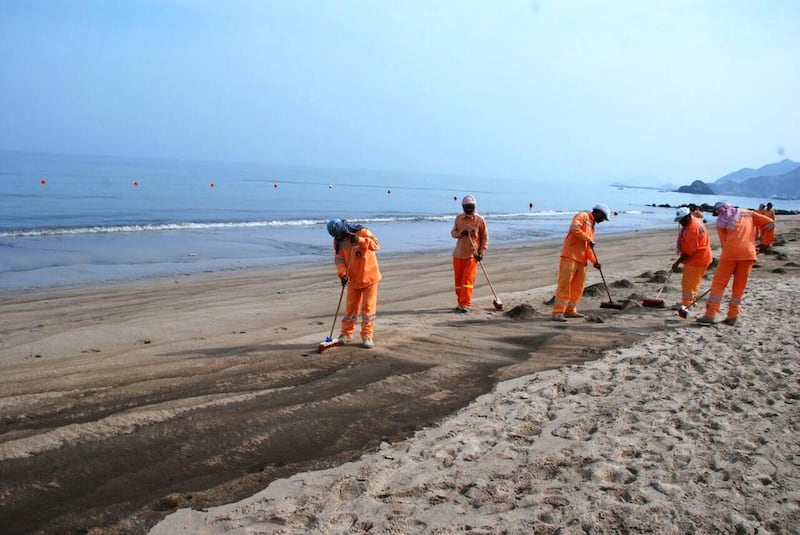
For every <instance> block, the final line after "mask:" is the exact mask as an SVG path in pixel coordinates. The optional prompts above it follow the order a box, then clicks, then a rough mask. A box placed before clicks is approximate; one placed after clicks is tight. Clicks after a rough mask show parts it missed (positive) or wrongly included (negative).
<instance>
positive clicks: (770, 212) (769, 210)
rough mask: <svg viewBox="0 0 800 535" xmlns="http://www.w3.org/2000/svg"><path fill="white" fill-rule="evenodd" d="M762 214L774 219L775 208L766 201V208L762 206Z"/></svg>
mask: <svg viewBox="0 0 800 535" xmlns="http://www.w3.org/2000/svg"><path fill="white" fill-rule="evenodd" d="M764 215H765V216H767V217H768V218H770V219H772V220H773V221H775V209H774V208H772V203H771V202H768V203H767V206H766V208H764Z"/></svg>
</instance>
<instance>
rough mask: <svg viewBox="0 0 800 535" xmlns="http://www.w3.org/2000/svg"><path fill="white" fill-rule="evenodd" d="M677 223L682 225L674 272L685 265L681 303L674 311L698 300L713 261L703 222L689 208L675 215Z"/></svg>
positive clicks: (680, 210)
mask: <svg viewBox="0 0 800 535" xmlns="http://www.w3.org/2000/svg"><path fill="white" fill-rule="evenodd" d="M675 221H676V222H677V223H679V224H680V226H681V228H680V231H679V232H678V254H679V255H680V256H679V257H678V259H677V260H675V263H674V264H672V271H673V272H677V271H678V267H679V266H680V265H681V263H683V276H682V277H681V302H680V303H679V304H676V305H675V306H673V307H672V308H673V310H681V308H682V307H685V306H689V305H691V304H692V303H693V302H694V300H695V299H696V298H697V290H698V289H699V288H700V283H701V282H702V281H703V276H704V275H705V274H706V270H707V269H708V266H710V265H711V261H712V259H713V257H712V255H711V243H710V241H709V237H708V230H707V229H706V226H705V224H703V220H702V219H700V218H698V217H695V216H694V214H692V212H691V210H690V209H689V208H680V209H679V210H678V211H677V212H676V213H675Z"/></svg>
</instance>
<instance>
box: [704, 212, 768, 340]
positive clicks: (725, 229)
mask: <svg viewBox="0 0 800 535" xmlns="http://www.w3.org/2000/svg"><path fill="white" fill-rule="evenodd" d="M714 215H715V216H716V217H717V234H718V235H719V242H720V245H722V254H721V255H720V257H719V265H717V270H716V271H715V272H714V278H713V280H712V281H711V294H710V295H709V296H708V300H707V301H706V313H705V315H704V316H702V317H700V318H698V319H697V321H698V323H714V318H715V317H716V315H717V313H718V312H719V309H720V305H721V303H722V294H723V293H724V292H725V287H726V286H727V285H728V281H730V279H731V277H733V285H732V286H731V300H730V302H729V303H728V315H727V317H726V318H725V320H723V322H722V323H725V324H726V325H735V324H736V320H737V318H738V317H739V310H740V306H741V302H742V297H743V296H744V291H745V288H746V287H747V279H748V278H749V277H750V272H751V271H752V269H753V265H754V264H755V263H756V258H757V256H756V255H757V253H758V252H762V251H765V250H766V249H768V248H769V246H770V245H772V241H773V239H774V238H775V223H774V222H773V221H772V220H771V219H770V218H768V217H767V216H764V215H761V214H759V213H757V212H754V211H752V210H743V209H739V208H736V207H735V206H732V205H731V204H730V203H728V202H727V201H720V202H718V203H717V204H715V205H714ZM756 229H758V230H759V231H760V233H761V243H760V244H759V245H758V247H756Z"/></svg>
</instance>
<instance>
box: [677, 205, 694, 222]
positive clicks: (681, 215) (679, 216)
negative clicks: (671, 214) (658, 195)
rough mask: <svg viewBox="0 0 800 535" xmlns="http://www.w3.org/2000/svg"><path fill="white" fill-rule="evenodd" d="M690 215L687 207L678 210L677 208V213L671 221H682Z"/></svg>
mask: <svg viewBox="0 0 800 535" xmlns="http://www.w3.org/2000/svg"><path fill="white" fill-rule="evenodd" d="M690 213H691V212H690V211H689V209H688V208H687V207H685V206H681V207H680V208H678V211H677V212H675V219H673V221H675V222H678V221H680V220H681V219H683V218H684V217H686V216H687V215H689V214H690Z"/></svg>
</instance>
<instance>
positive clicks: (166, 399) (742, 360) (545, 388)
mask: <svg viewBox="0 0 800 535" xmlns="http://www.w3.org/2000/svg"><path fill="white" fill-rule="evenodd" d="M780 224H781V226H780V227H779V233H781V234H783V236H784V237H785V238H786V239H787V241H786V245H784V246H781V247H776V248H775V249H776V252H780V253H782V254H783V255H784V256H778V255H775V254H773V255H766V256H764V257H762V258H761V260H760V261H759V265H760V266H761V267H759V268H758V269H756V270H754V274H753V277H752V279H751V282H750V284H749V286H748V294H747V296H746V298H745V303H744V307H743V314H742V317H741V320H740V323H739V324H738V325H737V326H735V327H728V326H724V325H715V326H711V327H701V326H698V325H697V324H695V323H694V322H693V319H694V318H696V317H697V316H698V315H699V314H700V313H701V308H700V307H698V308H697V309H696V310H694V311H693V314H692V317H691V318H690V319H689V320H681V319H680V318H678V316H677V315H676V313H675V312H672V311H669V310H666V309H650V308H642V307H640V306H636V305H638V303H639V302H640V301H641V299H642V298H643V297H653V296H654V295H655V294H656V293H657V292H658V290H659V289H660V288H661V287H662V286H663V283H661V282H657V279H655V280H653V282H648V281H649V280H650V279H649V278H647V277H640V276H639V275H641V274H642V273H643V272H645V271H648V270H649V271H651V272H652V271H655V270H659V269H667V268H668V267H669V265H670V264H671V262H672V261H673V260H674V253H673V250H672V249H673V244H674V232H672V231H670V232H648V233H632V234H630V235H627V236H614V237H609V236H603V235H602V232H601V233H600V236H599V237H598V249H597V251H598V255H599V257H600V260H601V262H603V266H604V267H603V271H604V273H605V275H606V278H607V279H608V280H609V282H610V283H613V284H612V288H611V292H612V295H613V297H614V299H615V300H622V299H625V298H628V297H631V299H632V302H631V306H629V307H627V308H626V309H625V310H623V311H615V310H608V309H601V308H599V303H600V302H601V301H605V300H607V296H606V295H605V294H598V295H597V296H595V297H586V298H585V299H584V302H583V306H582V309H583V311H584V312H586V313H588V316H589V317H588V318H587V320H571V321H570V322H569V323H568V324H566V325H561V324H556V323H554V322H552V321H550V320H549V307H548V306H547V305H543V302H544V301H546V300H547V299H548V298H549V297H550V296H551V295H552V291H553V286H554V282H555V280H554V279H555V272H556V267H557V253H558V249H559V244H546V245H540V246H536V247H524V248H511V249H502V250H494V251H492V250H490V254H489V255H487V257H486V260H485V264H486V267H487V269H488V270H489V273H490V276H491V277H492V282H493V284H494V286H495V289H496V290H497V291H498V293H499V295H500V297H501V299H502V300H503V302H504V305H505V306H504V309H505V310H504V311H503V312H500V311H497V310H494V308H493V307H492V305H491V303H492V295H491V293H490V292H489V289H488V287H486V286H485V285H484V286H482V287H481V288H479V289H478V290H477V292H476V296H477V299H476V302H477V306H476V307H475V309H474V310H473V311H472V312H471V313H470V314H468V315H465V316H460V315H455V314H453V313H452V312H451V309H452V307H453V306H454V305H455V302H454V295H453V294H452V290H451V286H452V281H451V272H450V264H449V256H448V255H446V254H431V255H422V256H419V257H413V258H384V259H382V264H381V267H382V270H383V272H384V274H385V281H384V283H383V284H382V286H381V296H380V302H379V315H380V319H379V322H378V324H377V327H376V337H375V341H376V344H377V347H376V348H375V349H374V350H363V349H360V348H357V347H346V348H337V349H334V350H331V351H329V352H326V353H324V354H322V355H318V354H316V353H315V352H314V348H315V346H316V344H317V343H318V342H319V341H321V340H322V339H324V337H325V336H327V334H328V333H329V330H330V327H331V320H332V318H331V315H332V313H333V311H334V310H335V303H336V300H337V298H338V294H339V291H338V288H337V284H336V280H335V275H334V270H333V267H332V266H323V267H306V268H302V269H300V270H297V271H295V272H291V271H288V270H269V271H263V272H247V273H232V274H223V275H211V274H207V275H204V276H199V277H198V276H193V277H183V278H176V279H170V280H159V281H147V282H145V283H137V284H133V285H125V286H124V287H122V288H111V287H105V288H92V289H81V290H73V291H58V292H44V293H39V294H36V295H25V296H12V297H10V298H7V299H4V304H3V320H2V325H1V326H0V408H1V409H2V416H3V420H2V428H1V429H2V434H0V470H2V472H0V475H2V477H0V525H3V526H5V527H6V531H7V532H9V533H27V532H37V531H38V532H77V531H83V532H88V533H145V532H147V530H148V529H149V528H150V527H152V526H153V525H154V524H155V523H156V522H157V521H158V520H160V519H162V518H163V517H164V516H166V515H167V514H169V513H170V512H171V511H173V510H175V509H176V508H180V509H178V510H177V512H175V513H174V514H172V515H170V516H168V517H167V518H166V520H164V521H163V522H162V523H160V524H158V525H157V526H156V527H155V528H153V529H152V533H155V534H167V533H169V534H173V533H208V534H212V533H228V532H230V533H304V532H308V531H315V532H319V533H444V532H472V533H502V532H507V533H530V532H537V533H538V532H541V533H547V532H561V533H573V532H575V533H580V532H599V533H603V532H636V531H639V532H666V533H670V532H673V533H684V532H720V531H721V532H740V533H756V532H775V533H794V532H797V527H796V526H798V525H800V491H798V490H797V489H800V481H798V478H799V477H800V476H799V474H800V472H799V471H798V465H799V464H800V458H798V454H800V447H798V442H800V440H799V439H798V434H797V423H798V416H799V415H800V412H799V411H798V398H800V385H799V384H798V377H800V376H799V375H798V373H797V372H798V356H799V355H800V350H799V349H800V348H798V335H797V333H798V330H799V329H798V327H800V326H799V325H798V323H800V319H798V315H797V314H796V313H794V309H793V302H796V301H797V299H798V298H800V295H798V294H800V290H798V268H797V265H796V264H795V262H797V261H798V258H800V249H798V247H799V246H798V243H797V242H796V241H795V240H796V239H797V237H798V235H799V234H798V219H797V218H784V219H783V220H781V221H780ZM775 270H779V271H782V272H778V273H776V272H774V271H775ZM677 279H678V277H673V280H672V281H670V282H669V283H668V284H667V289H666V290H665V292H664V293H663V294H662V297H663V298H664V299H665V300H666V301H667V303H668V304H671V303H673V302H674V301H675V300H676V299H677V296H678V295H679V287H680V285H679V281H678V280H677ZM599 281H600V277H599V275H598V274H597V272H596V271H594V270H590V274H589V278H588V283H589V284H593V283H598V282H599ZM707 286H708V281H706V282H705V283H704V287H707ZM509 312H515V314H513V315H510V314H508V313H509ZM476 398H477V399H476ZM454 413H455V414H454ZM365 453H366V454H365ZM347 461H351V462H347ZM267 484H269V486H268V487H267V488H266V489H265V490H263V491H261V492H258V493H257V494H255V495H253V496H252V497H250V498H246V499H244V500H243V501H241V502H238V503H232V504H229V505H220V504H225V503H228V502H231V501H233V500H239V499H242V498H245V497H246V496H248V495H250V494H253V493H255V492H257V491H259V490H260V489H263V488H264V487H265V486H266V485H267ZM559 530H560V531H559Z"/></svg>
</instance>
